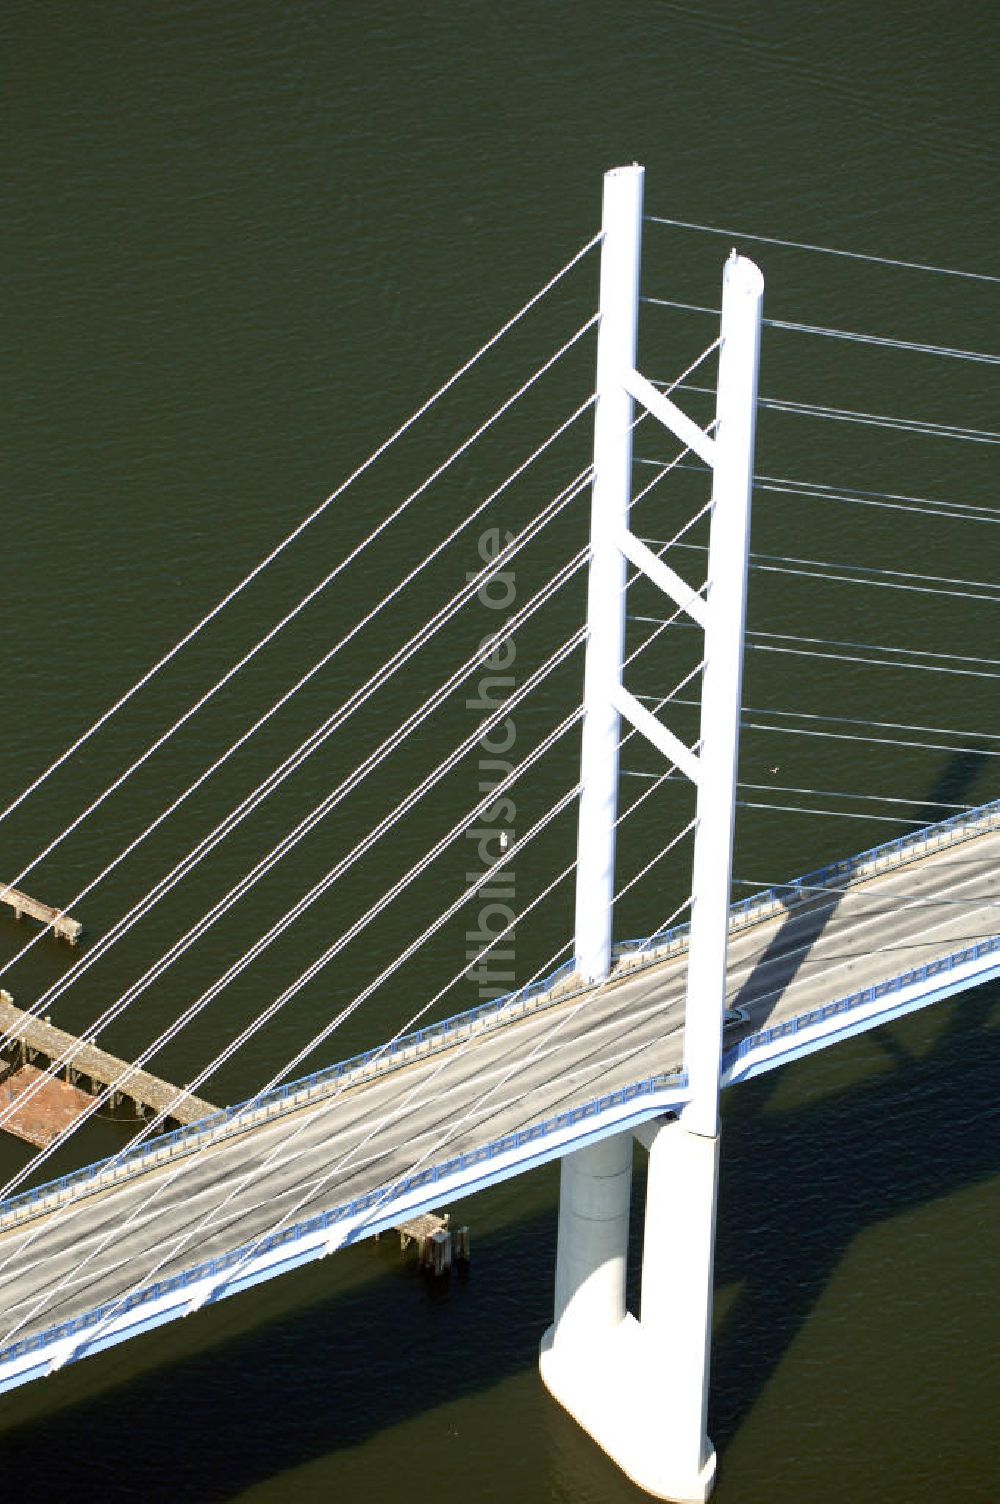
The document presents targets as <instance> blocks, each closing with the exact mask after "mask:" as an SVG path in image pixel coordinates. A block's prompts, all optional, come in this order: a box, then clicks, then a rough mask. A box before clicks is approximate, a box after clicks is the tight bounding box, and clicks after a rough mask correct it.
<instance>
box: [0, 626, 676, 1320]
mask: <svg viewBox="0 0 1000 1504" xmlns="http://www.w3.org/2000/svg"><path fill="white" fill-rule="evenodd" d="M680 609H681V608H680V607H678V612H677V613H676V614H679V612H680ZM668 624H669V623H665V624H664V626H665V625H668ZM663 629H664V628H663V627H661V628H660V629H659V630H660V631H662V630H663ZM658 635H659V632H657V633H654V634H652V635H651V637H650V638H648V639H647V640H646V641H645V642H643V643H641V644H640V645H639V646H638V647H637V648H636V649H634V650H633V652H632V653H631V654H630V655H629V657H628V659H627V660H626V662H627V663H629V662H631V661H632V660H633V659H634V658H636V657H638V656H639V655H640V654H641V653H642V652H644V651H645V649H646V648H647V647H648V646H649V643H650V642H652V641H653V640H654V639H655V637H656V636H658ZM699 668H700V666H699ZM698 671H699V670H698V669H696V670H694V671H692V673H689V674H687V675H686V676H685V677H684V678H683V679H682V680H681V681H680V682H679V683H678V684H677V686H675V689H674V690H673V691H671V693H670V694H669V695H667V696H665V697H663V698H662V699H661V702H660V703H661V705H663V704H666V703H667V702H668V701H669V700H670V698H671V697H672V695H673V694H676V693H678V692H679V691H680V689H682V688H683V687H684V685H685V684H687V683H688V682H690V679H691V678H692V677H693V676H694V673H695V672H698ZM506 704H509V701H508V702H505V707H504V708H506ZM634 734H635V732H634V730H633V729H630V730H629V731H628V732H627V733H626V736H625V737H624V738H623V742H625V741H628V740H629V739H630V738H631V737H632V736H633V735H634ZM667 773H669V769H668V770H667ZM664 776H667V774H664ZM652 792H655V789H650V790H648V791H647V792H646V793H644V794H642V795H641V796H640V797H639V798H638V799H636V800H635V801H633V803H632V804H631V805H630V806H628V808H627V809H626V810H625V811H624V812H623V813H622V814H621V815H620V816H619V817H618V820H617V821H616V825H617V824H620V823H621V821H622V820H623V819H625V818H626V817H627V816H628V815H629V814H630V813H631V812H632V810H633V809H635V808H637V807H638V806H639V805H640V804H642V803H643V802H644V800H645V799H646V798H647V797H649V795H650V794H651V793H652ZM495 793H496V791H495V790H493V791H491V793H490V795H489V796H488V797H489V798H491V799H492V798H493V797H495ZM571 793H572V796H573V797H575V790H574V791H571ZM560 802H561V803H562V801H560ZM688 828H690V827H688ZM686 833H687V832H686V830H685V831H683V832H681V834H680V836H678V837H677V840H680V839H682V838H683V836H684V835H685V834H686ZM523 844H524V840H522V842H520V843H518V844H517V845H516V846H515V847H514V848H512V850H511V851H510V852H509V853H507V855H506V857H505V859H504V861H505V862H507V861H510V860H512V859H513V857H514V855H515V853H516V851H517V850H518V849H520V848H521V846H523ZM673 844H676V841H675V842H673V843H671V846H670V847H668V848H667V849H668V850H669V849H672V845H673ZM660 854H661V855H663V854H665V852H661V853H660ZM498 865H500V864H494V866H493V867H492V868H490V869H489V872H488V873H487V874H484V880H485V877H486V876H490V877H492V876H493V874H494V873H495V872H496V870H497V866H498ZM575 865H576V862H575V859H574V861H573V862H572V863H570V864H569V866H568V867H566V868H565V869H564V871H563V872H562V873H560V874H559V875H558V876H557V877H556V878H555V879H554V881H553V882H552V883H550V884H549V885H548V887H547V888H545V889H544V890H543V892H542V893H541V894H539V895H537V896H536V898H535V899H533V900H532V902H531V903H530V904H529V905H528V906H527V907H526V908H525V909H523V910H522V911H521V914H520V915H519V916H517V917H516V918H515V920H514V921H512V924H511V925H508V926H507V927H506V928H505V930H503V931H501V932H500V934H498V935H497V936H495V937H493V938H492V939H491V940H490V942H489V944H488V945H487V946H486V947H484V951H483V953H484V954H485V953H486V952H487V951H488V950H490V949H492V947H493V945H495V944H496V943H497V941H498V940H499V939H501V938H503V936H504V935H505V934H506V933H507V931H508V930H509V929H510V928H511V927H512V925H513V924H514V923H517V922H519V921H520V919H522V918H523V917H524V915H525V914H526V913H527V912H529V911H530V910H531V909H532V908H534V907H535V906H536V905H537V903H539V902H541V901H542V899H543V898H544V897H546V896H547V895H548V893H549V892H551V891H552V890H553V889H554V887H555V886H557V885H558V883H560V882H561V881H562V880H563V879H564V878H565V877H566V876H567V875H568V873H569V872H571V871H572V870H573V868H574V867H575ZM642 875H643V874H642V873H640V874H637V876H636V878H633V879H632V880H631V882H630V883H629V884H627V885H626V888H624V889H622V890H621V892H625V891H627V889H628V887H631V886H632V885H633V883H634V882H635V881H637V880H638V877H640V876H642ZM465 896H466V895H465V894H463V901H464V897H465ZM618 896H621V894H619V895H618ZM421 943H422V942H421ZM466 970H467V968H465V967H463V968H462V969H461V970H460V971H459V972H457V973H456V974H455V976H454V977H452V978H451V980H450V981H449V982H448V983H446V984H445V986H444V987H443V988H441V989H440V990H439V991H438V992H437V993H436V994H435V995H434V996H433V997H432V998H431V999H430V1000H429V1002H428V1003H426V1004H425V1005H424V1006H423V1008H421V1009H420V1010H418V1012H417V1013H416V1014H414V1015H413V1017H412V1018H411V1019H410V1020H409V1021H408V1022H407V1023H406V1024H404V1025H403V1026H402V1027H401V1029H400V1030H398V1031H397V1033H396V1034H395V1035H394V1036H393V1037H392V1039H391V1040H390V1041H388V1042H387V1043H386V1045H384V1046H383V1052H384V1051H385V1050H388V1049H389V1048H391V1046H392V1044H393V1043H394V1042H395V1041H396V1040H398V1038H399V1037H400V1036H401V1034H402V1033H404V1032H405V1031H406V1030H408V1029H410V1028H412V1027H413V1025H414V1024H415V1023H416V1022H417V1021H418V1020H419V1018H420V1017H421V1016H423V1014H425V1013H426V1012H427V1011H428V1009H429V1008H430V1007H432V1006H433V1005H434V1003H435V1002H437V1001H438V1000H439V999H440V998H441V997H442V996H443V995H444V994H445V993H446V992H447V991H448V990H449V989H450V988H451V987H452V986H453V985H454V984H455V982H456V981H457V980H458V979H459V978H460V977H461V976H463V975H464V974H465V971H466ZM370 990H373V989H370ZM360 1001H363V998H360V999H358V1000H357V1002H356V1004H355V1006H357V1004H358V1003H360ZM330 1032H332V1030H331V1029H329V1028H327V1029H326V1030H325V1031H324V1037H325V1036H326V1035H328V1034H329V1033H330ZM318 1042H319V1040H318V1038H317V1039H316V1040H314V1041H311V1042H310V1044H309V1045H308V1046H307V1047H306V1049H305V1050H304V1051H300V1052H299V1054H298V1056H296V1057H294V1058H293V1060H292V1061H289V1062H286V1065H285V1066H284V1067H283V1068H282V1070H281V1071H280V1072H279V1073H278V1074H277V1075H276V1076H275V1077H273V1078H272V1081H271V1082H270V1083H268V1084H267V1085H265V1086H264V1087H262V1088H260V1090H259V1091H258V1092H257V1093H256V1094H255V1097H254V1098H253V1099H251V1101H257V1100H259V1098H260V1097H261V1096H262V1095H263V1094H264V1093H265V1092H266V1091H267V1090H270V1089H272V1087H273V1086H274V1085H276V1084H277V1083H278V1082H280V1081H281V1080H282V1079H283V1078H284V1077H285V1076H286V1075H287V1074H288V1072H289V1071H290V1070H292V1069H294V1066H295V1064H297V1063H299V1061H300V1060H301V1059H303V1058H305V1056H306V1055H307V1054H308V1053H309V1052H311V1051H312V1050H313V1049H314V1048H316V1047H317V1045H318ZM204 1079H205V1077H204V1076H201V1077H200V1080H204ZM200 1080H199V1081H198V1082H194V1083H191V1084H189V1086H188V1087H187V1088H185V1089H184V1090H182V1092H180V1093H179V1094H178V1097H177V1098H176V1099H175V1102H174V1103H173V1104H172V1105H173V1106H176V1104H177V1102H178V1101H179V1100H181V1099H182V1098H183V1097H184V1096H187V1095H188V1094H189V1093H190V1092H191V1091H192V1090H194V1089H195V1086H196V1085H197V1084H200ZM310 1120H311V1119H310ZM152 1126H154V1125H152V1124H151V1125H149V1127H150V1129H151V1128H152ZM144 1134H145V1130H144V1131H143V1136H144ZM128 1147H131V1145H130V1146H126V1148H128ZM202 1147H207V1145H205V1146H202ZM124 1152H125V1149H123V1150H122V1151H119V1153H120V1154H124ZM200 1152H201V1149H200V1148H199V1149H198V1150H196V1151H195V1157H197V1154H198V1153H200ZM188 1163H189V1161H184V1162H183V1163H182V1165H181V1166H180V1167H179V1168H178V1170H177V1171H175V1172H174V1174H173V1175H172V1176H170V1177H168V1180H167V1182H166V1185H169V1184H172V1183H173V1181H174V1180H175V1179H176V1177H177V1175H178V1174H179V1173H181V1171H182V1170H183V1169H184V1168H185V1167H186V1166H187V1164H188ZM166 1185H165V1186H164V1187H163V1188H166ZM157 1194H158V1190H157V1191H154V1192H153V1197H155V1196H156V1195H157ZM151 1199H153V1198H147V1201H146V1202H143V1203H142V1207H140V1208H139V1209H138V1210H141V1209H142V1208H143V1207H145V1206H146V1205H148V1204H149V1201H150V1200H151ZM78 1210H79V1208H78ZM76 1214H77V1213H76V1212H74V1211H73V1210H72V1209H71V1208H68V1209H67V1212H66V1213H65V1214H64V1215H67V1216H68V1217H69V1218H73V1217H74V1216H75V1215H76ZM137 1214H138V1211H137V1212H136V1213H134V1214H133V1215H137ZM57 1215H59V1213H58V1212H57ZM35 1235H37V1234H35ZM35 1235H30V1237H29V1242H30V1241H33V1237H34V1236H35ZM23 1246H28V1245H27V1244H26V1245H23ZM102 1246H104V1245H102ZM97 1251H99V1250H97ZM95 1253H96V1251H95ZM8 1262H9V1258H8V1259H7V1260H4V1261H3V1262H2V1263H0V1270H2V1269H3V1268H4V1267H6V1265H7V1263H8ZM147 1277H148V1276H147ZM42 1304H43V1305H44V1302H43V1303H42ZM40 1308H41V1307H38V1309H40ZM25 1319H30V1316H29V1317H28V1318H25ZM22 1324H23V1323H22ZM15 1330H17V1328H15ZM4 1340H7V1339H4Z"/></svg>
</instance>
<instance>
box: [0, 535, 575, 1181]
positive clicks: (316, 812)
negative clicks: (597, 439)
mask: <svg viewBox="0 0 1000 1504" xmlns="http://www.w3.org/2000/svg"><path fill="white" fill-rule="evenodd" d="M514 541H515V542H516V541H517V540H514ZM587 553H588V550H587V549H586V548H584V549H581V550H580V551H579V553H578V555H577V556H576V558H575V559H573V560H570V561H569V563H568V564H567V565H564V566H562V568H561V569H560V570H558V571H557V572H556V574H555V575H554V576H553V577H552V578H551V579H550V581H549V582H548V583H547V585H546V586H543V587H542V590H541V591H538V592H536V594H535V596H534V597H532V598H530V599H529V601H528V602H526V603H525V605H524V606H523V607H521V608H520V609H519V611H518V612H516V613H515V614H514V615H513V616H512V617H511V618H509V619H508V621H507V623H505V625H504V627H503V628H502V629H501V631H499V632H498V633H497V634H496V639H497V641H502V640H506V637H507V636H509V635H511V634H512V633H513V632H514V631H515V630H517V628H518V627H519V626H520V625H522V624H523V622H524V621H525V620H528V619H529V618H530V617H531V616H532V615H533V614H534V612H535V611H536V610H538V609H540V607H541V606H543V605H544V604H545V603H546V602H547V600H548V599H549V598H550V596H551V595H552V594H554V593H555V591H556V590H558V589H559V588H561V586H562V585H563V584H565V583H566V581H567V580H568V579H570V578H572V575H573V574H575V573H576V572H577V570H578V569H579V568H581V567H582V566H583V564H584V563H585V562H586V558H587ZM498 562H499V563H503V562H506V561H505V560H504V558H503V554H498V555H497V558H496V560H494V561H493V562H492V564H491V566H490V568H495V566H496V564H497V563H498ZM570 641H572V639H570ZM566 650H567V648H566V645H565V644H564V645H563V648H561V649H558V650H557V653H563V652H564V651H566ZM480 657H481V655H480V653H479V652H478V651H477V652H476V653H474V654H473V655H471V657H470V658H469V659H468V660H467V661H466V663H465V664H464V665H463V666H462V668H461V669H459V670H458V671H456V673H455V674H453V675H452V676H450V679H449V680H446V681H445V682H444V684H443V685H441V686H439V688H438V689H437V690H436V691H435V692H434V694H433V696H432V697H430V699H429V700H427V701H425V702H424V704H423V705H422V706H421V707H420V709H419V710H418V711H417V712H414V714H413V715H412V716H411V717H409V719H408V721H407V722H404V723H403V725H404V728H405V731H404V734H406V735H408V734H409V731H410V730H412V729H414V726H415V725H417V724H420V721H422V720H423V719H426V717H427V715H429V714H430V713H431V712H432V711H433V710H434V709H435V708H436V707H437V705H438V704H440V703H441V702H442V701H443V699H444V698H446V697H447V695H448V694H449V693H450V692H451V690H452V689H453V688H454V687H455V686H456V684H457V683H459V682H461V679H462V678H464V677H465V676H466V675H467V674H468V673H469V672H471V671H473V670H474V669H475V667H476V665H477V664H478V663H479V661H480ZM553 657H555V655H553ZM528 686H530V687H533V680H529V681H528ZM527 692H528V687H526V686H522V688H521V691H518V692H517V694H518V695H519V696H520V695H521V694H526V693H527ZM511 699H513V696H512V697H511ZM508 703H509V702H508ZM489 719H490V718H489V717H487V720H489ZM399 729H400V728H397V733H394V734H393V736H392V737H390V738H389V739H387V741H386V742H384V743H383V744H382V745H381V746H380V747H379V748H378V749H376V751H375V752H373V753H371V754H370V755H369V756H368V758H366V759H365V760H364V761H363V762H362V763H361V764H359V765H358V767H357V768H356V769H355V770H354V772H353V773H352V774H350V775H349V776H348V778H347V779H345V780H344V781H343V782H342V783H341V785H339V786H338V788H337V789H336V790H334V791H333V793H332V794H330V795H327V796H326V797H325V798H324V799H323V800H321V801H320V803H319V804H318V805H316V806H315V807H314V808H313V810H312V811H311V812H310V813H309V814H308V815H307V816H305V817H304V819H303V820H302V821H300V822H299V824H298V825H297V826H296V827H294V829H293V830H292V831H291V832H290V833H288V834H287V835H286V836H284V837H283V838H282V839H281V840H280V841H279V842H278V843H276V845H275V846H274V847H273V848H272V849H271V851H270V852H269V853H268V854H267V855H266V856H265V857H264V858H262V859H261V860H260V861H259V862H258V863H257V864H256V866H255V867H254V868H252V869H251V871H250V872H249V873H247V874H245V875H244V877H243V878H242V879H240V881H239V882H238V883H237V884H236V885H235V886H234V887H233V888H231V889H230V890H229V892H228V893H227V894H226V895H225V897H224V898H223V899H221V900H219V901H218V903H216V904H215V905H214V906H213V908H212V909H210V910H209V911H208V912H207V913H206V915H204V916H203V917H202V918H201V919H200V920H199V921H198V922H197V923H196V924H195V925H193V926H192V927H191V928H190V929H189V930H188V931H187V932H186V933H185V934H184V935H183V936H182V937H181V938H180V940H178V941H175V942H174V944H173V945H172V946H171V947H169V949H168V950H167V951H166V952H164V954H163V955H162V956H161V957H160V958H159V960H158V961H157V962H155V963H154V964H153V966H151V967H150V968H148V969H147V971H146V972H145V973H144V974H143V976H142V977H140V978H139V979H138V981H137V982H135V983H133V984H132V985H131V987H129V988H128V989H126V992H125V993H123V994H122V996H121V997H120V998H119V999H118V1000H117V1001H116V1003H114V1004H112V1005H110V1007H109V1008H107V1009H105V1011H104V1013H103V1014H102V1015H101V1017H100V1018H99V1019H98V1020H97V1021H96V1022H95V1023H94V1024H92V1025H91V1026H90V1028H89V1029H88V1030H87V1031H86V1035H85V1038H84V1039H81V1040H78V1041H76V1043H75V1045H74V1046H73V1047H70V1048H68V1049H67V1050H65V1051H63V1052H62V1055H61V1057H60V1058H59V1059H58V1060H56V1061H53V1062H52V1064H51V1065H50V1066H49V1069H48V1071H47V1072H45V1073H43V1074H42V1075H40V1076H39V1077H38V1078H36V1079H35V1080H34V1081H33V1082H31V1083H30V1084H29V1085H28V1086H27V1087H25V1088H24V1090H23V1091H22V1092H21V1093H20V1094H19V1096H18V1097H16V1098H15V1099H14V1102H13V1103H11V1104H10V1105H9V1106H8V1107H7V1108H6V1109H4V1110H3V1111H0V1126H2V1124H3V1123H4V1122H6V1121H7V1119H8V1117H9V1116H10V1114H11V1113H12V1112H13V1111H15V1110H17V1109H18V1108H19V1107H20V1106H22V1105H23V1104H24V1103H26V1102H27V1101H28V1100H30V1098H31V1097H32V1096H33V1095H34V1093H35V1092H37V1091H38V1090H40V1089H41V1085H42V1083H43V1082H44V1080H46V1079H48V1077H49V1076H50V1075H51V1074H54V1073H55V1072H56V1071H57V1070H58V1069H60V1068H61V1067H62V1066H63V1065H65V1064H67V1063H68V1062H69V1061H70V1060H71V1059H72V1058H74V1056H75V1053H76V1051H77V1049H80V1048H83V1047H84V1043H85V1039H90V1038H93V1037H94V1036H95V1035H96V1034H97V1033H99V1032H100V1031H101V1029H103V1028H104V1027H105V1025H106V1024H107V1023H108V1022H110V1021H111V1020H112V1019H113V1018H115V1017H117V1016H118V1014H119V1013H121V1012H122V1011H124V1009H125V1008H127V1007H128V1006H129V1004H130V1003H131V1002H133V1001H134V1000H135V998H136V997H137V996H139V995H140V994H141V992H142V991H144V990H145V988H146V987H147V986H149V985H150V984H151V983H152V982H153V981H155V980H156V979H157V978H158V977H159V976H160V975H162V973H163V971H165V970H166V968H167V966H169V965H170V964H172V962H173V961H174V960H176V959H177V957H178V956H179V955H181V954H183V953H184V951H185V950H187V949H188V948H189V947H190V945H192V944H194V942H195V941H196V940H197V939H199V938H200V937H201V935H202V934H204V933H205V931H206V930H207V929H208V928H209V927H210V926H211V925H212V924H214V923H215V921H216V920H217V919H218V918H220V917H221V916H222V914H224V913H225V912H227V910H228V909H229V908H230V907H231V906H232V904H233V903H235V902H238V901H239V899H240V898H242V897H243V896H244V894H245V893H246V892H248V891H249V889H250V888H251V887H252V886H253V885H254V884H255V883H256V882H257V881H259V880H260V878H261V877H263V876H264V875H266V873H267V872H268V871H269V870H270V868H271V867H272V866H274V865H275V863H276V862H277V861H279V860H281V858H282V857H283V856H284V855H285V854H286V853H287V851H289V850H291V848H292V847H293V846H294V845H295V844H296V843H297V842H298V840H300V839H302V837H303V836H305V835H306V834H308V832H309V830H311V829H312V828H313V826H315V825H316V824H317V823H319V821H320V820H322V819H323V818H325V816H326V815H327V814H328V813H329V811H330V809H332V808H333V807H334V805H335V804H336V803H339V802H340V800H341V799H342V798H343V797H345V796H346V793H349V792H351V790H352V788H353V787H356V786H357V784H358V783H359V782H360V781H361V780H362V778H364V777H366V776H367V774H368V773H369V772H371V771H372V770H373V768H374V767H375V766H378V764H379V763H380V762H381V761H383V760H384V757H385V756H387V755H389V753H390V752H391V751H392V750H394V748H395V745H398V740H397V738H398V735H399ZM480 734H481V732H480V731H477V732H476V733H475V734H474V735H471V736H470V737H468V738H467V739H466V742H465V743H464V744H463V750H462V753H461V754H456V756H457V755H464V752H465V751H468V750H469V749H470V748H471V747H472V746H473V745H475V742H476V741H477V739H478V737H479V735H480ZM442 769H443V771H447V768H446V767H444V765H440V764H439V767H438V769H437V770H436V772H437V775H438V776H439V777H440V776H443V771H442ZM432 776H433V775H432ZM425 781H426V780H425ZM435 781H436V780H435ZM430 786H433V785H430ZM402 809H403V806H402V805H397V807H396V812H397V817H398V816H399V813H400V812H401V811H402ZM317 896H318V895H317ZM64 980H65V979H64ZM59 985H60V984H58V983H57V984H55V985H54V987H53V988H50V989H49V991H48V992H47V993H45V994H43V996H42V998H41V999H39V1000H38V1002H37V1003H36V1004H35V1005H34V1007H35V1008H38V1007H41V1006H44V1004H45V1002H46V1001H47V1000H48V999H49V998H50V997H51V996H53V995H58V990H57V989H58V988H59ZM66 985H68V982H67V983H66ZM36 1159H37V1156H36ZM29 1168H30V1167H29ZM5 1193H6V1192H5V1191H4V1192H0V1196H2V1195H3V1194H5Z"/></svg>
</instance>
